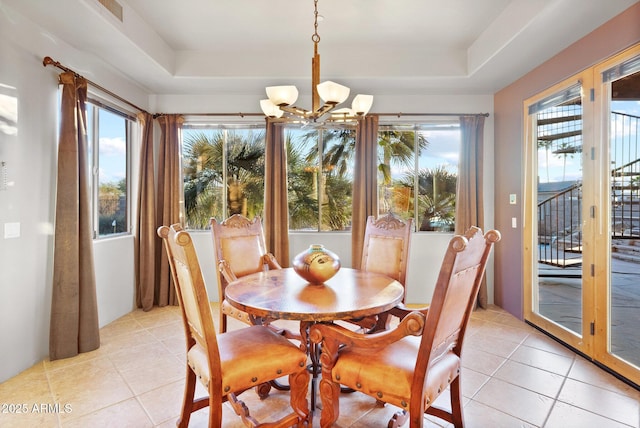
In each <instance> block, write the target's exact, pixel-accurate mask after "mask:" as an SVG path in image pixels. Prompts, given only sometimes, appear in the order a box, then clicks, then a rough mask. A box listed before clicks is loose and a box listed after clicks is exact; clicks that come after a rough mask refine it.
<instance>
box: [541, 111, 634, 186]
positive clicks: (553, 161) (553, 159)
mask: <svg viewBox="0 0 640 428" xmlns="http://www.w3.org/2000/svg"><path fill="white" fill-rule="evenodd" d="M611 110H612V111H614V112H619V113H626V114H630V115H634V116H638V117H640V101H612V102H611ZM613 128H615V127H613V126H612V129H613ZM617 129H620V128H619V127H617ZM565 162H566V163H565ZM538 171H539V175H540V177H539V178H540V181H541V182H547V173H548V181H549V182H557V181H565V180H579V179H581V178H582V165H581V162H580V155H579V154H575V155H572V156H566V157H564V156H562V155H555V156H554V155H553V154H549V157H548V162H547V156H546V153H545V150H544V149H539V150H538Z"/></svg>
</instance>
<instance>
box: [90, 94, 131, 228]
mask: <svg viewBox="0 0 640 428" xmlns="http://www.w3.org/2000/svg"><path fill="white" fill-rule="evenodd" d="M134 120H135V119H134V118H133V117H131V116H129V115H127V114H126V113H123V112H120V111H118V110H117V109H115V108H113V107H110V106H106V105H105V104H103V103H101V102H99V101H95V100H90V102H88V103H87V140H88V144H89V164H88V165H89V168H90V171H91V177H90V181H91V186H90V188H91V205H92V207H93V229H94V238H102V237H107V236H111V235H115V234H121V233H129V232H130V230H131V228H130V224H131V221H130V209H129V206H130V197H129V195H130V180H129V176H130V169H129V165H130V158H129V148H130V141H131V132H132V123H133V121H134Z"/></svg>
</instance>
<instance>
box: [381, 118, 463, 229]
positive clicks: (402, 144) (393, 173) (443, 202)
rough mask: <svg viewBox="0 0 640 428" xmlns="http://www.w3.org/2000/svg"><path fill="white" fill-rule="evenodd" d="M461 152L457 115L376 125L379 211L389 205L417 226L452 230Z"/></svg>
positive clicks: (388, 209) (386, 208)
mask: <svg viewBox="0 0 640 428" xmlns="http://www.w3.org/2000/svg"><path fill="white" fill-rule="evenodd" d="M459 153H460V125H459V123H458V121H457V120H456V121H451V122H433V123H421V124H410V125H400V124H393V125H380V128H379V132H378V171H379V173H378V195H379V198H380V200H379V203H378V209H379V215H383V214H385V213H386V212H388V211H390V210H391V211H393V212H394V213H395V214H397V215H399V216H400V217H402V218H405V219H408V218H413V219H414V223H415V225H416V229H417V230H419V231H438V232H452V231H453V230H454V228H455V215H456V186H457V179H458V159H459Z"/></svg>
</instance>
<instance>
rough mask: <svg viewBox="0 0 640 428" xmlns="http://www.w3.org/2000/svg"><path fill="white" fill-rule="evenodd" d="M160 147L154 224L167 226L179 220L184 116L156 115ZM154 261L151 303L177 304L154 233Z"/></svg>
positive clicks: (169, 272)
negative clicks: (153, 284) (152, 301)
mask: <svg viewBox="0 0 640 428" xmlns="http://www.w3.org/2000/svg"><path fill="white" fill-rule="evenodd" d="M157 120H158V124H159V125H160V147H159V150H158V188H157V192H156V195H157V197H156V224H155V225H154V227H153V229H154V230H155V229H156V228H158V227H160V226H163V225H164V226H169V225H172V224H174V223H180V221H181V216H180V201H181V200H182V185H181V174H180V130H181V127H182V123H183V121H184V119H183V118H182V116H180V115H176V114H167V115H163V116H160V117H158V119H157ZM155 239H156V244H155V256H156V258H155V260H156V267H157V270H156V272H157V273H158V279H157V284H156V286H155V290H154V302H155V304H156V305H158V306H167V305H177V304H178V301H177V299H176V289H175V286H174V284H173V280H172V279H171V271H170V269H169V259H168V258H167V254H166V251H164V248H163V247H162V244H161V242H160V238H159V237H157V236H156V238H155Z"/></svg>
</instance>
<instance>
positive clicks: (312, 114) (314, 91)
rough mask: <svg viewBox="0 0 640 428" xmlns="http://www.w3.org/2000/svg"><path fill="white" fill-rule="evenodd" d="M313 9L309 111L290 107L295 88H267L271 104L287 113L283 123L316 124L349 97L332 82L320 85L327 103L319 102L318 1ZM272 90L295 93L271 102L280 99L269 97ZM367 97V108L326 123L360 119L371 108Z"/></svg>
mask: <svg viewBox="0 0 640 428" xmlns="http://www.w3.org/2000/svg"><path fill="white" fill-rule="evenodd" d="M313 9H314V10H313V35H312V36H311V40H312V41H313V57H312V58H311V110H305V109H303V108H300V107H296V106H291V105H290V104H293V103H294V102H295V98H297V94H298V91H297V89H296V88H295V86H293V87H285V86H282V87H269V88H267V95H268V96H269V99H270V100H272V103H273V104H276V105H277V107H278V108H279V109H280V110H281V111H282V112H285V113H288V117H287V118H283V119H282V120H283V121H286V120H287V119H289V120H291V119H293V120H298V119H301V120H312V121H314V122H316V121H318V119H320V118H321V117H322V116H324V115H326V114H327V113H329V112H330V111H331V110H333V109H334V108H335V107H336V105H337V104H339V103H341V102H342V101H344V100H345V99H346V98H348V95H349V88H347V87H345V86H342V85H338V84H336V83H334V82H324V83H323V84H322V86H323V88H322V92H323V96H324V97H325V98H329V101H327V100H324V104H321V103H322V101H321V97H320V93H319V92H318V85H319V84H320V54H319V53H318V44H319V43H320V35H319V34H318V18H319V17H320V15H319V14H318V0H313ZM329 83H330V84H331V90H330V89H329V88H328V87H325V84H329ZM336 87H339V88H340V90H339V91H338V92H337V93H338V94H341V93H342V94H343V95H344V96H340V95H337V96H336V95H335V94H336V92H335V90H336ZM272 88H276V89H282V88H293V90H294V91H295V97H288V96H287V97H281V98H282V99H284V100H286V101H284V102H276V101H273V100H274V99H278V100H279V99H280V98H276V97H274V98H272V96H271V95H269V89H272ZM344 90H346V92H344ZM289 92H291V91H289ZM330 93H331V95H330V96H327V94H330ZM367 96H368V97H370V100H369V103H368V107H365V108H362V109H359V111H357V112H356V114H355V115H354V114H353V112H351V113H342V112H339V113H337V114H336V115H335V117H331V118H329V119H327V121H328V122H336V121H339V122H347V121H355V120H360V119H362V118H363V117H364V115H366V113H367V112H368V109H369V108H370V107H371V101H372V99H373V97H372V96H370V95H367ZM358 104H359V105H360V104H362V103H361V102H360V103H358ZM263 111H264V112H265V114H267V115H269V116H270V117H271V116H275V115H273V114H272V113H271V112H270V111H269V109H267V110H265V109H264V108H263ZM280 116H281V115H280ZM278 117H279V116H278Z"/></svg>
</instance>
